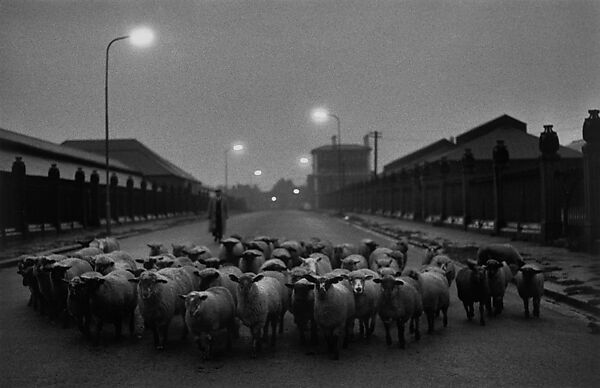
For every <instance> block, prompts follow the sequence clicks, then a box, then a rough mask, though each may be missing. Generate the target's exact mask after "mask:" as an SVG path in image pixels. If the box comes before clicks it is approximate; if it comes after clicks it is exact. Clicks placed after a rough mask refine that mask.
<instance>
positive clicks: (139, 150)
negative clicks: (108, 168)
mask: <svg viewBox="0 0 600 388" xmlns="http://www.w3.org/2000/svg"><path fill="white" fill-rule="evenodd" d="M62 144H63V145H66V146H69V147H74V148H78V149H82V150H86V151H89V152H94V153H103V152H104V140H67V141H65V142H63V143H62ZM109 147H110V154H111V155H112V156H113V157H114V158H115V159H118V160H120V161H121V162H123V163H126V164H128V165H130V166H133V167H135V168H137V169H138V170H140V171H141V172H142V173H143V174H144V175H146V176H168V175H174V176H177V177H179V178H183V179H186V180H190V181H193V182H199V181H198V179H196V178H195V177H194V176H193V175H191V174H189V173H187V172H185V171H183V170H182V169H181V168H179V167H177V166H176V165H174V164H173V163H171V162H169V161H168V160H166V159H164V158H163V157H161V156H160V155H158V154H157V153H155V152H154V151H152V150H151V149H150V148H148V147H146V146H145V145H144V144H142V143H141V142H140V141H138V140H136V139H111V140H110V145H109Z"/></svg>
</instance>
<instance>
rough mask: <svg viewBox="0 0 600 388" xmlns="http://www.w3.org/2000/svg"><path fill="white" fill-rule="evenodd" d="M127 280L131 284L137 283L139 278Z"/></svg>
mask: <svg viewBox="0 0 600 388" xmlns="http://www.w3.org/2000/svg"><path fill="white" fill-rule="evenodd" d="M127 280H129V281H130V282H131V283H139V281H140V278H137V277H136V278H131V279H127Z"/></svg>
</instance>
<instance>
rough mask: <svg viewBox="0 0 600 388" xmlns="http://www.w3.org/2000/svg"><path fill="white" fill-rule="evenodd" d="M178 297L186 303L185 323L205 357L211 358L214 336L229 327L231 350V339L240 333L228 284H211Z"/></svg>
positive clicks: (228, 346) (228, 334)
mask: <svg viewBox="0 0 600 388" xmlns="http://www.w3.org/2000/svg"><path fill="white" fill-rule="evenodd" d="M179 296H180V297H181V298H182V299H183V300H184V304H185V323H186V325H187V328H188V331H189V332H191V333H192V335H193V338H194V342H195V343H196V344H197V345H198V348H199V349H200V350H201V351H202V358H203V359H210V358H211V356H212V348H213V337H214V336H215V334H217V333H218V331H220V330H224V329H226V330H227V348H228V349H231V338H232V337H233V336H234V335H235V333H236V332H237V326H236V321H235V301H234V300H233V296H232V295H231V292H230V291H229V290H228V289H227V288H225V287H211V288H209V289H207V290H206V291H192V292H190V293H188V294H185V295H179Z"/></svg>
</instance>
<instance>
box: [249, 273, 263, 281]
mask: <svg viewBox="0 0 600 388" xmlns="http://www.w3.org/2000/svg"><path fill="white" fill-rule="evenodd" d="M264 277H265V275H263V274H261V273H259V274H258V275H256V276H255V277H254V278H253V279H252V283H256V282H258V281H260V280H262V278H264Z"/></svg>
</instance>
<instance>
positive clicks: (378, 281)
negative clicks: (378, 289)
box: [373, 278, 381, 284]
mask: <svg viewBox="0 0 600 388" xmlns="http://www.w3.org/2000/svg"><path fill="white" fill-rule="evenodd" d="M373 282H374V283H377V284H380V283H381V278H375V279H373Z"/></svg>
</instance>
